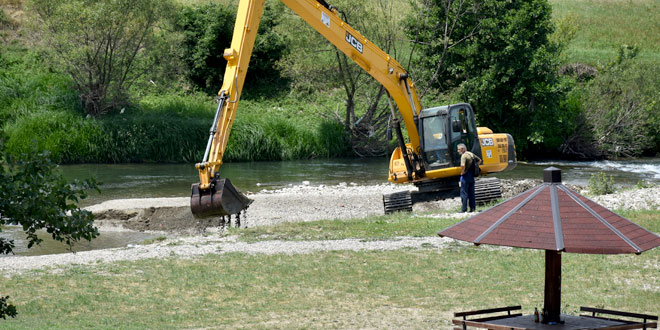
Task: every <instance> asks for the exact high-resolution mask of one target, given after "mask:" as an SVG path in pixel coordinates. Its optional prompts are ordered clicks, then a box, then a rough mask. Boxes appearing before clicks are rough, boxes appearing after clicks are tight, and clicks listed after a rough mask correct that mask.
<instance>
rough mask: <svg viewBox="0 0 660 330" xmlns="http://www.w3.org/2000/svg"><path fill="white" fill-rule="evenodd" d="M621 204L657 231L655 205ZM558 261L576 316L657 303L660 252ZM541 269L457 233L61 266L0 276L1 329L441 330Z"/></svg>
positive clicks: (403, 226) (535, 260) (525, 302)
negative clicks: (458, 238) (408, 242)
mask: <svg viewBox="0 0 660 330" xmlns="http://www.w3.org/2000/svg"><path fill="white" fill-rule="evenodd" d="M621 213H622V215H624V216H626V217H628V218H629V219H631V220H633V221H635V222H637V223H639V224H640V225H642V226H645V227H646V228H648V229H650V230H652V231H655V232H658V231H660V223H658V221H657V219H658V216H660V212H658V211H635V212H632V211H628V212H621ZM456 221H457V220H455V219H437V218H435V217H433V216H432V215H431V214H426V215H418V216H410V215H400V214H399V215H391V216H384V217H374V218H367V219H360V220H357V219H356V220H350V221H318V222H312V223H306V224H286V225H282V226H274V227H268V228H258V229H254V230H248V231H246V230H235V231H233V232H232V233H231V234H237V235H239V238H238V239H240V240H246V241H256V240H272V239H278V240H283V239H284V240H286V239H292V240H301V239H303V240H322V239H343V238H360V239H363V240H387V239H396V237H399V236H401V235H410V236H431V237H433V236H435V234H434V232H435V231H439V230H441V229H443V228H445V227H446V226H448V225H451V224H453V223H455V222H456ZM374 226H378V230H374V229H373V228H374ZM339 227H340V228H339ZM328 232H330V233H332V234H330V236H329V237H328V236H324V234H323V233H328ZM275 233H276V234H275ZM438 240H439V239H438ZM562 259H563V280H562V295H563V296H562V310H563V312H566V313H571V314H576V313H577V312H578V310H579V306H595V307H604V308H612V309H618V310H626V311H632V312H641V313H644V312H645V313H651V314H657V312H658V310H660V289H659V288H660V276H659V273H658V267H659V265H658V260H660V249H655V250H651V251H647V252H645V253H643V254H641V255H638V256H637V255H581V254H564V256H563V258H562ZM543 269H544V255H543V251H538V250H527V249H511V248H497V247H489V246H484V245H482V246H479V247H477V246H473V245H469V244H463V243H459V242H454V243H449V244H448V245H445V246H440V244H438V245H437V246H435V245H433V244H430V245H428V246H423V247H421V248H420V249H405V250H397V251H371V252H358V251H330V252H319V253H312V254H276V255H247V254H241V253H228V254H220V255H218V254H209V255H206V256H203V257H196V258H190V259H189V258H181V257H171V258H166V259H159V260H154V259H150V260H141V261H134V262H117V263H98V264H95V265H85V266H69V267H62V268H56V269H43V270H37V271H31V272H28V273H26V274H23V275H20V276H16V275H14V276H4V277H3V278H2V280H0V281H1V282H2V287H3V294H8V295H10V296H11V297H12V302H13V303H14V304H15V305H16V306H17V308H18V310H19V316H18V317H17V318H15V319H8V320H6V321H2V326H3V328H5V329H71V328H95V329H117V328H121V329H144V328H152V329H161V328H212V329H216V328H231V329H237V328H250V329H264V328H287V329H289V328H290V329H304V328H407V329H428V328H449V327H450V320H451V317H452V313H453V312H456V311H462V310H470V309H477V308H488V307H496V306H505V305H518V304H521V305H522V307H523V312H524V313H525V314H528V313H531V312H533V310H534V307H541V306H542V304H543V283H544V278H543V272H544V271H543ZM46 315H48V317H45V316H46Z"/></svg>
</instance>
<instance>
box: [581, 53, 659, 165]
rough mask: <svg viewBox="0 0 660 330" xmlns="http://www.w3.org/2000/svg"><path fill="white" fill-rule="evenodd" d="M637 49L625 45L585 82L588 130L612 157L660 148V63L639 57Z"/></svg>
mask: <svg viewBox="0 0 660 330" xmlns="http://www.w3.org/2000/svg"><path fill="white" fill-rule="evenodd" d="M636 53H637V48H635V47H627V46H622V47H621V49H620V51H619V55H618V56H617V59H616V60H615V61H614V62H612V63H611V64H610V65H608V66H606V67H602V68H601V70H600V71H601V73H600V74H599V75H598V76H597V77H596V78H595V79H593V80H591V81H590V82H589V84H587V85H586V86H585V93H584V97H583V100H582V106H583V109H584V114H585V116H586V120H587V124H588V125H587V126H585V127H584V129H586V130H588V132H587V133H585V134H590V136H591V137H592V143H593V146H594V148H596V149H597V150H598V151H599V152H600V153H602V154H603V155H605V156H608V157H636V156H639V155H641V154H643V153H645V152H646V153H651V154H652V152H653V151H656V152H657V150H660V148H659V147H660V137H659V135H660V93H658V88H657V87H658V86H660V67H658V66H657V65H652V64H646V63H643V62H638V61H635V60H634V59H633V58H634V56H635V55H636Z"/></svg>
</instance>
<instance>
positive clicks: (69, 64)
mask: <svg viewBox="0 0 660 330" xmlns="http://www.w3.org/2000/svg"><path fill="white" fill-rule="evenodd" d="M30 8H31V10H32V11H33V12H34V13H35V14H36V15H37V16H38V18H39V19H40V22H39V23H38V24H36V27H37V31H39V33H40V35H39V37H41V39H42V40H43V42H44V43H45V46H46V48H45V49H46V51H48V53H49V55H50V61H51V63H52V64H53V65H54V66H56V67H57V68H58V69H59V70H61V71H62V72H66V73H68V74H69V75H70V76H71V78H72V79H73V81H74V82H75V87H76V89H77V91H78V93H79V94H80V99H81V102H82V103H83V106H84V108H85V110H86V112H87V113H89V114H91V115H99V114H103V113H106V112H109V111H110V110H112V109H114V108H115V107H116V106H118V105H123V104H126V103H127V102H128V90H129V89H130V87H131V85H132V84H133V83H134V82H135V80H136V79H138V78H140V77H141V76H142V75H144V74H145V73H146V72H148V71H150V70H152V69H153V64H154V62H153V57H150V52H151V51H154V50H156V51H160V50H162V49H163V47H161V46H160V45H159V44H160V43H163V42H165V41H164V40H165V39H166V38H167V36H169V34H165V33H164V31H167V30H168V27H167V25H166V24H164V23H166V22H167V21H168V20H167V17H168V15H171V14H170V13H171V11H172V9H173V2H172V1H159V0H138V1H135V0H130V1H129V0H111V1H93V0H74V1H70V0H31V1H30ZM166 56H168V53H163V54H158V57H159V58H165V57H166Z"/></svg>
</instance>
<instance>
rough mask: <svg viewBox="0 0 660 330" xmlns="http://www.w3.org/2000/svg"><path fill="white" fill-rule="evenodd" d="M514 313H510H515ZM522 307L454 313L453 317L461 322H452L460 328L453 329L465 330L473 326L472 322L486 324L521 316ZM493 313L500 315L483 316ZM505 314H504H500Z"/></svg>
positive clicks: (455, 320)
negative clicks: (469, 317)
mask: <svg viewBox="0 0 660 330" xmlns="http://www.w3.org/2000/svg"><path fill="white" fill-rule="evenodd" d="M515 311H517V312H516V313H512V312H515ZM521 311H522V307H521V306H507V307H500V308H489V309H480V310H476V311H468V312H458V313H454V317H460V318H462V319H461V320H457V319H454V320H452V322H453V323H454V325H457V326H460V328H459V327H455V328H454V330H466V329H467V327H468V326H474V322H486V321H492V320H498V319H502V318H508V317H514V316H521V315H522V313H521ZM494 313H500V314H498V315H490V316H484V315H485V314H494ZM501 313H505V314H501ZM476 315H479V317H477V318H471V319H469V320H468V319H467V317H468V316H476Z"/></svg>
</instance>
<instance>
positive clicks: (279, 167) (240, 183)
mask: <svg viewBox="0 0 660 330" xmlns="http://www.w3.org/2000/svg"><path fill="white" fill-rule="evenodd" d="M387 166H388V161H387V159H384V158H383V159H380V158H379V159H330V160H327V159H324V160H301V161H284V162H253V163H227V164H224V165H223V166H222V169H221V175H222V177H227V178H230V179H231V181H232V183H233V184H234V185H235V186H236V187H237V188H238V189H239V190H241V191H242V192H245V193H248V192H258V191H261V190H263V189H277V188H282V187H286V186H288V185H300V184H303V183H305V184H310V185H321V184H323V185H337V184H339V183H342V182H346V183H351V182H352V183H356V184H359V185H371V184H381V183H384V182H387ZM549 166H555V167H558V168H560V169H562V175H563V181H564V183H570V184H578V185H587V182H588V180H589V177H590V176H591V175H592V174H595V173H598V172H601V171H602V172H605V173H606V174H608V175H612V176H613V177H614V181H615V182H616V184H617V185H621V186H631V185H635V184H637V183H638V182H640V181H644V182H650V183H654V184H660V158H646V159H637V160H628V161H596V162H565V161H544V162H531V163H519V164H518V166H517V167H516V168H515V169H514V170H513V171H509V172H505V173H500V174H497V175H496V176H497V177H499V178H502V179H529V178H533V179H541V178H542V171H543V169H545V168H547V167H549ZM59 168H60V169H61V171H62V173H63V174H64V176H65V177H66V178H67V179H69V180H71V179H84V178H89V177H93V178H95V179H96V180H97V181H99V182H100V183H101V184H100V188H101V193H100V194H99V193H96V192H92V193H91V194H90V196H89V198H88V199H85V200H84V201H83V203H82V204H81V206H87V205H92V204H96V203H100V202H102V201H105V200H111V199H123V198H152V197H184V196H189V195H190V185H191V184H192V183H195V182H199V177H198V174H197V170H196V169H195V168H194V165H192V164H84V165H64V166H60V167H59ZM40 235H41V236H42V238H44V242H43V243H42V245H41V246H39V247H36V248H32V249H29V250H28V249H27V248H26V247H25V246H26V242H25V236H24V235H23V234H22V231H21V229H20V228H19V227H11V226H10V227H5V228H3V232H1V233H0V237H5V238H9V239H13V240H14V241H15V243H16V249H15V252H16V254H18V255H37V254H49V253H63V252H67V248H66V246H65V245H63V244H61V243H59V242H54V241H52V240H51V239H50V238H49V237H48V235H47V234H46V233H41V234H40ZM154 237H156V235H153V234H147V233H134V232H103V233H101V236H100V237H99V238H97V239H95V240H93V241H92V242H81V243H80V244H78V245H76V247H75V251H84V250H91V249H99V248H111V247H122V246H126V245H127V244H137V243H140V242H142V241H144V240H146V239H150V238H154Z"/></svg>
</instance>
